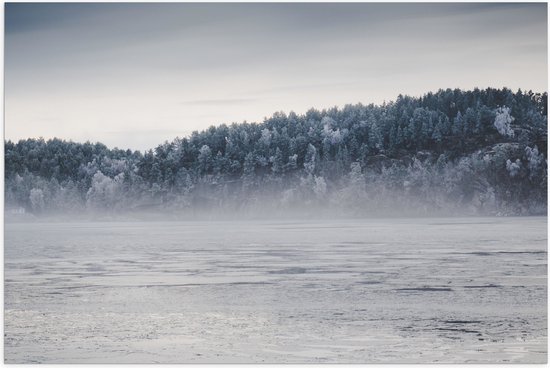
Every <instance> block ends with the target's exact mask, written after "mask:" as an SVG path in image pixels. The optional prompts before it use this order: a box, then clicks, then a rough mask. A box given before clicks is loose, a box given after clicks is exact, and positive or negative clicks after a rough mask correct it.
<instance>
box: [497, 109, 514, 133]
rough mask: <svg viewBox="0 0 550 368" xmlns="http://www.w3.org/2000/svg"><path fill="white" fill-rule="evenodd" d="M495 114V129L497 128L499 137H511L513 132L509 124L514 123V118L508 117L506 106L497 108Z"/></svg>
mask: <svg viewBox="0 0 550 368" xmlns="http://www.w3.org/2000/svg"><path fill="white" fill-rule="evenodd" d="M495 113H496V116H495V122H494V126H495V128H497V130H498V132H499V133H500V134H501V135H504V136H507V137H513V136H514V130H513V129H512V127H511V124H512V122H513V121H514V118H513V117H512V116H511V115H510V108H509V107H506V106H504V107H499V108H498V109H496V110H495Z"/></svg>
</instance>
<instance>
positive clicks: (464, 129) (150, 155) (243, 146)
mask: <svg viewBox="0 0 550 368" xmlns="http://www.w3.org/2000/svg"><path fill="white" fill-rule="evenodd" d="M546 99H547V95H546V93H542V94H541V93H533V92H531V91H529V92H522V91H517V92H512V91H510V90H508V89H500V90H497V89H486V90H478V89H476V90H472V91H461V90H450V89H448V90H439V91H437V92H435V93H428V94H426V95H424V96H423V97H420V98H412V97H407V96H399V97H398V98H397V100H396V101H395V102H390V103H387V104H383V105H372V104H371V105H368V106H365V105H361V104H357V105H347V106H345V107H344V108H342V109H338V108H333V109H329V110H315V109H311V110H309V111H308V112H307V113H306V114H303V115H298V114H295V113H293V112H290V113H288V114H286V113H283V112H278V113H275V114H274V115H273V116H272V117H270V118H266V119H265V120H264V121H263V122H262V123H242V124H232V125H231V126H227V125H219V126H212V127H210V128H209V129H207V130H204V131H200V132H198V131H197V132H194V133H193V134H191V135H190V136H188V137H184V138H176V139H174V140H173V141H171V142H168V141H167V142H164V143H162V144H160V145H158V146H157V147H156V148H155V150H150V151H146V152H140V151H131V150H121V149H116V148H115V149H108V148H107V147H106V146H105V145H103V144H101V143H94V144H92V143H89V142H85V143H75V142H71V141H63V140H60V139H51V140H48V141H44V140H43V139H28V140H21V141H19V142H17V143H14V142H11V141H8V142H6V208H7V211H6V215H7V217H8V218H11V217H13V218H19V219H23V218H29V219H32V218H47V217H51V216H56V217H59V216H61V217H62V216H63V215H65V216H66V217H70V218H79V217H80V218H97V219H101V218H119V219H120V218H125V217H128V218H135V217H136V216H137V217H143V218H159V219H160V218H166V219H193V218H195V219H224V218H232V219H233V218H243V219H244V218H247V219H252V218H269V217H272V218H285V217H287V218H290V217H300V218H339V217H380V216H440V215H447V216H460V215H477V216H479V215H500V216H507V215H536V214H545V213H546V209H547V205H546V202H547V199H546V185H547V184H546V175H547V174H546V173H547V159H546V155H545V153H546V149H547V148H546V147H547V142H546V131H547V118H546ZM12 215H13V216H12Z"/></svg>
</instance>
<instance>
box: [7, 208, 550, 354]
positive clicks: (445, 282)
mask: <svg viewBox="0 0 550 368" xmlns="http://www.w3.org/2000/svg"><path fill="white" fill-rule="evenodd" d="M4 252H5V253H4V254H5V259H4V262H5V268H4V269H5V276H4V277H5V284H4V285H5V298H4V300H5V320H4V328H5V339H4V341H5V350H4V356H5V361H6V362H7V363H38V362H40V363H93V362H103V363H115V362H126V363H153V362H162V363H187V362H189V363H247V362H257V363H260V362H274V363H275V362H277V363H278V362H282V363H302V362H309V363H325V362H326V363H329V362H331V363H380V362H388V363H414V362H425V363H428V362H441V363H455V362H456V363H466V362H475V363H498V362H521V363H545V362H546V360H547V218H546V217H524V218H460V219H457V218H441V219H397V220H395V219H394V220H349V221H348V220H346V221H344V220H338V221H317V222H313V221H297V222H268V221H262V222H116V223H97V222H95V223H91V222H90V223H30V224H23V223H7V224H6V226H5V250H4Z"/></svg>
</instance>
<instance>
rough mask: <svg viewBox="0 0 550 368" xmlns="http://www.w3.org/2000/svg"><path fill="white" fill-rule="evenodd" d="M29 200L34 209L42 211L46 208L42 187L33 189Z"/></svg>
mask: <svg viewBox="0 0 550 368" xmlns="http://www.w3.org/2000/svg"><path fill="white" fill-rule="evenodd" d="M29 200H30V202H31V207H32V209H33V211H35V212H40V211H42V210H43V209H44V192H43V191H42V189H37V188H33V189H31V192H30V194H29Z"/></svg>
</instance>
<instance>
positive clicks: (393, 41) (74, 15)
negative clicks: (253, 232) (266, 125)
mask: <svg viewBox="0 0 550 368" xmlns="http://www.w3.org/2000/svg"><path fill="white" fill-rule="evenodd" d="M546 7H547V4H545V3H530V4H529V3H521V4H513V3H501V4H499V3H461V4H455V3H443V4H441V3H439V4H435V3H420V4H414V3H393V4H392V3H385V4H383V3H339V4H338V3H263V4H262V3H238V4H229V3H210V4H208V3H198V4H197V3H177V4H176V3H164V4H154V3H125V4H124V3H88V4H84V3H80V4H79V3H72V4H70V3H55V4H47V3H6V4H5V42H4V45H5V55H4V57H5V58H4V60H5V62H4V63H5V64H4V68H5V75H4V83H5V138H6V139H10V140H19V139H26V138H38V137H44V138H45V139H49V138H53V137H59V138H63V139H67V140H73V141H76V142H85V141H91V142H96V141H99V142H102V143H104V144H106V145H107V146H108V147H110V148H113V147H118V148H123V149H127V148H130V149H135V150H147V149H151V148H154V147H156V146H157V145H158V144H161V143H163V142H164V141H166V140H168V141H172V140H173V139H174V138H175V137H185V136H188V135H189V134H191V133H192V132H193V131H195V130H202V129H206V128H208V127H209V126H211V125H220V124H231V123H233V122H237V123H240V122H243V121H248V122H261V121H262V120H263V119H264V117H267V116H270V115H272V114H273V113H274V112H277V111H284V112H287V113H288V112H290V111H294V112H296V113H298V114H301V113H305V112H306V111H307V110H308V109H310V108H312V107H314V108H317V109H323V108H330V107H333V106H344V105H345V104H349V103H359V102H361V103H363V104H368V103H382V102H384V101H392V100H395V98H396V97H397V96H398V95H399V94H408V95H413V96H421V95H423V94H424V93H426V92H429V91H436V90H438V89H440V88H462V89H472V88H475V87H479V88H486V87H496V88H502V87H508V88H511V89H513V90H517V89H518V88H521V89H523V90H533V91H535V92H545V91H547V88H548V86H547V80H548V75H547V73H548V72H547V64H548V61H547V9H546Z"/></svg>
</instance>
